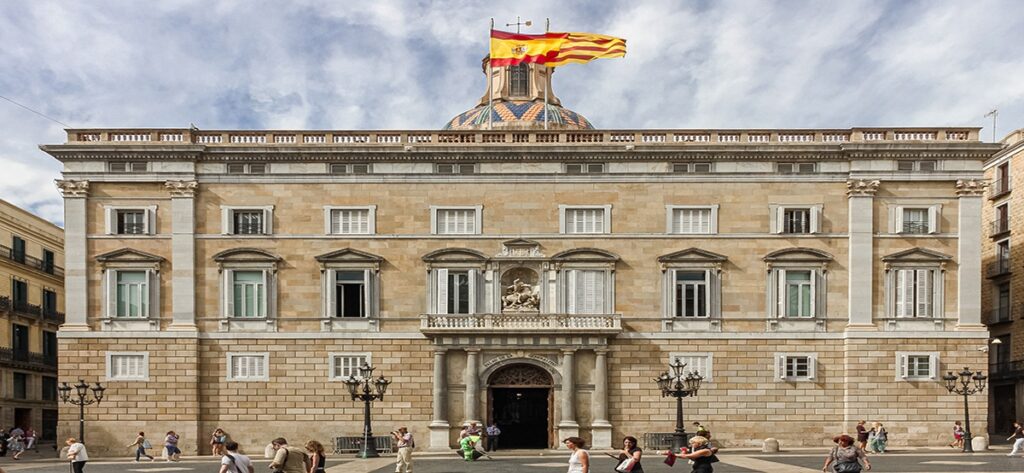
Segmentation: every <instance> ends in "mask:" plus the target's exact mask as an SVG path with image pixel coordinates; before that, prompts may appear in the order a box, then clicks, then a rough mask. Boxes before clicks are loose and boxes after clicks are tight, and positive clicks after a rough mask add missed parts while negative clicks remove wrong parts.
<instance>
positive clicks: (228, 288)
mask: <svg viewBox="0 0 1024 473" xmlns="http://www.w3.org/2000/svg"><path fill="white" fill-rule="evenodd" d="M233 273H234V271H232V270H230V269H225V270H224V317H234V316H235V278H234V274H233Z"/></svg>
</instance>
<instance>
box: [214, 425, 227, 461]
mask: <svg viewBox="0 0 1024 473" xmlns="http://www.w3.org/2000/svg"><path fill="white" fill-rule="evenodd" d="M227 442H228V434H227V433H226V432H224V430H223V429H221V428H220V427H218V428H217V430H214V431H213V435H211V436H210V446H211V447H213V456H215V457H219V456H223V455H224V444H226V443H227Z"/></svg>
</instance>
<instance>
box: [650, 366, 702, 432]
mask: <svg viewBox="0 0 1024 473" xmlns="http://www.w3.org/2000/svg"><path fill="white" fill-rule="evenodd" d="M668 367H669V368H670V369H671V372H669V371H665V372H663V373H661V374H660V375H658V377H657V378H654V382H656V383H658V389H661V397H668V396H672V397H674V398H676V431H675V432H674V433H673V434H672V449H673V450H675V451H677V452H678V451H679V449H681V448H683V447H684V446H686V428H685V427H683V398H684V397H687V396H696V395H697V390H698V389H700V383H701V381H704V377H703V376H701V375H700V374H698V373H697V372H696V371H690V372H689V373H687V372H686V371H684V368H686V363H683V362H682V361H680V359H679V358H676V361H675V363H670V364H669V365H668Z"/></svg>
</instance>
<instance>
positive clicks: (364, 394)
mask: <svg viewBox="0 0 1024 473" xmlns="http://www.w3.org/2000/svg"><path fill="white" fill-rule="evenodd" d="M373 370H374V368H373V367H372V366H370V364H369V363H363V366H360V367H359V375H360V377H359V378H356V377H355V376H349V377H348V379H346V380H345V387H347V388H348V393H349V394H351V395H352V400H353V401H355V400H357V399H358V400H362V401H363V448H362V450H361V451H360V452H359V453H357V454H356V457H357V458H377V457H379V456H380V455H379V454H377V442H375V441H374V440H373V429H372V428H371V427H370V403H372V402H373V401H375V400H378V399H384V393H385V392H387V390H388V385H389V384H391V380H389V379H386V378H384V375H381V376H380V377H379V378H377V379H373Z"/></svg>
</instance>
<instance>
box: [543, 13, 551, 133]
mask: <svg viewBox="0 0 1024 473" xmlns="http://www.w3.org/2000/svg"><path fill="white" fill-rule="evenodd" d="M545 20H547V23H546V24H545V25H544V32H545V33H547V32H549V31H551V18H546V19H545ZM544 72H545V74H544V80H545V82H544V129H545V130H547V129H548V89H550V88H551V68H550V67H548V66H547V65H545V66H544Z"/></svg>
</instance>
